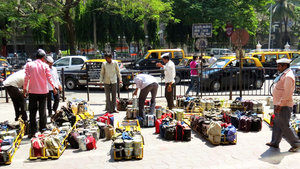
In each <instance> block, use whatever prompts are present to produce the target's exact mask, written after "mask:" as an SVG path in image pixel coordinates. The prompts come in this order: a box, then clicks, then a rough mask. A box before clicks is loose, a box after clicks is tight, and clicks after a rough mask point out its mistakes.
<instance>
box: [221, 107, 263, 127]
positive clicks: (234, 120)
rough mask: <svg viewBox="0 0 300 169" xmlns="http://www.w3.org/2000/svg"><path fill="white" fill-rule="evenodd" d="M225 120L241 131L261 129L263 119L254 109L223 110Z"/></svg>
mask: <svg viewBox="0 0 300 169" xmlns="http://www.w3.org/2000/svg"><path fill="white" fill-rule="evenodd" d="M223 120H224V121H225V122H227V123H231V124H232V125H233V126H234V127H236V128H238V130H240V131H260V130H261V128H262V119H261V117H258V116H257V113H255V112H253V111H239V110H237V111H235V112H233V113H232V112H231V111H223Z"/></svg>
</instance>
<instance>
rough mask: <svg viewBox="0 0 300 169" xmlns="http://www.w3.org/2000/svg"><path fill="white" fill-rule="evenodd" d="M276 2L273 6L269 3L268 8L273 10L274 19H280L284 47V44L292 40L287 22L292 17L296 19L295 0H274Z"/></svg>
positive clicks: (281, 42) (281, 43)
mask: <svg viewBox="0 0 300 169" xmlns="http://www.w3.org/2000/svg"><path fill="white" fill-rule="evenodd" d="M274 2H275V4H274V5H273V7H272V10H271V5H269V8H268V10H269V11H271V12H272V16H273V17H272V20H273V21H279V28H280V40H279V44H280V47H281V48H283V45H284V44H286V43H287V42H290V38H289V35H288V32H287V24H288V21H289V18H290V19H295V18H296V14H295V5H294V2H295V0H274ZM282 22H283V23H284V34H282V33H283V31H282Z"/></svg>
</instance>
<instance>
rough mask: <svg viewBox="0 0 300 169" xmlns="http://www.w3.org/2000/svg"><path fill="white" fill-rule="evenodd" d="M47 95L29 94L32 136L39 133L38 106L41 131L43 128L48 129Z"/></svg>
mask: <svg viewBox="0 0 300 169" xmlns="http://www.w3.org/2000/svg"><path fill="white" fill-rule="evenodd" d="M46 98H47V93H46V94H32V93H29V112H30V134H35V133H36V132H37V123H36V112H37V104H39V117H40V122H39V129H40V131H42V129H43V128H46V122H47V117H46Z"/></svg>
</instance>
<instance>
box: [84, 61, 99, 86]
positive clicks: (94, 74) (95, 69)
mask: <svg viewBox="0 0 300 169" xmlns="http://www.w3.org/2000/svg"><path fill="white" fill-rule="evenodd" d="M101 65H102V63H101V62H94V63H91V62H87V63H86V65H85V66H86V70H87V76H88V81H89V82H93V81H99V79H100V71H101Z"/></svg>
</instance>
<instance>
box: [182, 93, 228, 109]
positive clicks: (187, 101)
mask: <svg viewBox="0 0 300 169" xmlns="http://www.w3.org/2000/svg"><path fill="white" fill-rule="evenodd" d="M222 104H223V100H220V99H218V98H214V99H213V98H211V99H201V98H194V97H184V96H177V99H176V106H177V107H178V108H183V109H185V110H186V111H187V112H199V111H209V110H211V109H213V108H221V107H222ZM199 107H201V108H200V110H197V109H199ZM195 109H196V110H195Z"/></svg>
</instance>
